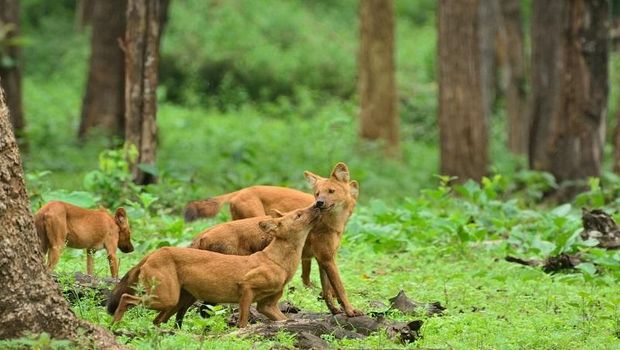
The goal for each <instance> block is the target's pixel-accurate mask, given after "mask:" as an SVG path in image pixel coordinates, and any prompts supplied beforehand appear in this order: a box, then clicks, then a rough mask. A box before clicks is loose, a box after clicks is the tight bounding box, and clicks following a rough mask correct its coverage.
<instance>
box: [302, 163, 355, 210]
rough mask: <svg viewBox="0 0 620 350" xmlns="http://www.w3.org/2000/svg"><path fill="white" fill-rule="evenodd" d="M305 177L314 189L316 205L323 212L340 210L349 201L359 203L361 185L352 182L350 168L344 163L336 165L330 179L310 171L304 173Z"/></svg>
mask: <svg viewBox="0 0 620 350" xmlns="http://www.w3.org/2000/svg"><path fill="white" fill-rule="evenodd" d="M304 175H305V176H306V180H308V183H309V184H310V185H311V186H312V188H313V189H314V198H315V199H316V203H315V205H316V207H317V208H320V209H321V210H334V209H336V210H338V209H342V208H343V207H344V205H345V204H346V203H347V202H349V201H353V203H355V201H357V196H358V195H359V184H358V183H357V181H355V180H353V181H351V178H350V175H349V168H347V165H346V164H344V163H338V164H336V166H335V167H334V170H332V173H331V175H330V176H329V178H323V177H320V176H318V175H316V174H313V173H311V172H309V171H306V172H304Z"/></svg>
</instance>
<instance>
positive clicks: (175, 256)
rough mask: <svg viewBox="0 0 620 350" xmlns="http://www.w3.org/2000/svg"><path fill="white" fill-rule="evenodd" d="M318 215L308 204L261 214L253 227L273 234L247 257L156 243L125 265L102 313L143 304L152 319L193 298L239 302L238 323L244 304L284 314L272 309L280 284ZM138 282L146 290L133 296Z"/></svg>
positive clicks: (117, 314) (275, 316)
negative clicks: (276, 215) (279, 212)
mask: <svg viewBox="0 0 620 350" xmlns="http://www.w3.org/2000/svg"><path fill="white" fill-rule="evenodd" d="M318 217H319V209H318V208H315V207H314V206H310V207H308V208H305V209H298V210H296V211H294V212H290V213H288V214H287V215H285V216H283V217H281V218H276V219H274V218H265V219H264V220H262V221H260V222H259V227H260V229H261V230H263V231H264V232H266V233H268V234H269V235H272V236H273V237H274V238H273V240H272V241H271V243H270V244H269V245H268V246H267V247H266V248H265V249H264V250H262V251H259V252H256V253H254V254H252V255H248V256H236V255H224V254H220V253H215V252H210V251H204V250H198V249H192V248H175V247H166V248H160V249H158V250H156V251H154V252H153V253H151V254H149V255H148V256H147V257H145V258H144V259H143V260H142V261H141V262H140V263H139V264H138V266H136V267H134V268H133V269H131V270H130V271H129V272H128V273H127V275H126V276H125V277H123V280H122V281H121V283H119V284H118V286H117V287H116V288H115V289H114V291H113V292H112V297H111V298H110V302H109V304H108V312H110V313H114V322H118V321H119V320H120V319H121V318H122V317H123V314H124V313H125V311H126V310H127V308H129V307H131V306H134V305H137V304H145V305H146V306H148V307H149V308H151V309H155V310H158V311H160V313H159V315H158V316H157V317H156V318H155V320H154V321H153V322H154V323H155V324H159V323H162V322H166V321H167V320H168V319H169V318H170V316H172V315H173V314H174V313H175V312H177V311H178V310H179V309H180V308H181V307H183V306H184V305H186V304H188V303H189V304H190V305H191V304H192V303H193V302H194V300H195V299H200V300H205V301H208V302H211V303H239V309H240V313H241V315H240V319H239V327H245V326H246V325H247V322H248V316H249V309H250V304H251V303H252V302H254V301H257V309H258V311H260V312H261V313H263V314H264V315H265V316H267V317H269V318H270V319H272V320H284V319H286V317H285V316H284V315H283V314H282V312H280V310H279V309H278V305H277V302H278V300H279V299H280V297H281V296H282V292H283V289H284V286H285V285H286V283H288V282H289V281H290V279H291V278H292V276H293V274H294V273H295V271H296V270H297V266H298V265H299V260H300V258H301V253H302V249H303V245H304V242H305V240H306V237H307V235H308V233H309V231H310V229H311V228H312V226H313V224H314V222H315V221H316V219H317V218H318ZM137 281H140V282H141V283H142V284H143V286H144V287H145V290H146V292H147V294H146V295H145V296H144V297H139V296H136V295H135V293H134V291H133V285H135V283H136V282H137Z"/></svg>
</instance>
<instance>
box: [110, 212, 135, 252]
mask: <svg viewBox="0 0 620 350" xmlns="http://www.w3.org/2000/svg"><path fill="white" fill-rule="evenodd" d="M114 222H116V225H117V226H118V249H120V250H121V252H123V253H131V252H133V245H132V244H131V230H130V229H129V220H127V212H125V208H118V209H116V212H115V213H114Z"/></svg>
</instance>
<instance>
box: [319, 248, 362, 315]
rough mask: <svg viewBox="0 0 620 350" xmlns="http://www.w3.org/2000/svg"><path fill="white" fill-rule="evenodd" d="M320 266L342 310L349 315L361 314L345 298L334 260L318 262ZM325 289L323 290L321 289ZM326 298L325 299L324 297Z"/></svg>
mask: <svg viewBox="0 0 620 350" xmlns="http://www.w3.org/2000/svg"><path fill="white" fill-rule="evenodd" d="M319 264H320V268H321V269H322V270H324V271H325V273H326V274H327V277H328V279H329V282H331V285H332V286H333V287H334V291H335V292H336V297H338V302H340V305H342V307H343V308H344V312H345V313H346V314H347V316H349V317H354V316H361V315H363V314H364V313H363V312H361V311H359V310H357V309H354V308H353V306H352V305H351V303H350V302H349V299H348V298H347V294H346V292H345V291H344V286H343V285H342V280H341V279H340V273H339V272H338V267H337V266H336V262H335V261H334V260H328V261H324V262H322V263H321V262H319ZM323 291H325V290H323ZM326 300H327V299H326ZM328 307H329V305H328Z"/></svg>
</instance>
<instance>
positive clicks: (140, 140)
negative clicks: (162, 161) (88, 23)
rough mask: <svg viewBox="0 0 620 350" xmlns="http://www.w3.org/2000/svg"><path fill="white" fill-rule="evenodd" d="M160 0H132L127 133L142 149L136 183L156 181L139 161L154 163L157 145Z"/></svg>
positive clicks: (127, 50) (135, 167)
mask: <svg viewBox="0 0 620 350" xmlns="http://www.w3.org/2000/svg"><path fill="white" fill-rule="evenodd" d="M161 5H162V3H161V2H160V1H159V0H130V1H129V3H128V8H127V19H128V21H127V24H128V25H127V32H126V36H125V67H126V71H125V75H126V83H125V103H126V105H125V111H126V112H125V113H126V117H125V122H126V123H125V134H126V139H127V142H129V143H131V144H133V145H135V146H136V147H137V149H138V160H137V161H136V164H134V165H133V174H134V178H135V181H136V183H139V184H146V183H152V182H154V181H155V176H154V175H153V174H152V173H146V172H144V171H143V170H142V169H140V168H139V167H138V165H139V164H144V165H151V166H152V165H154V164H155V150H156V147H157V124H156V115H157V96H156V90H157V63H158V61H159V36H160V34H161V29H160V28H161V24H160V21H161V19H162V16H161V10H162V9H161Z"/></svg>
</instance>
